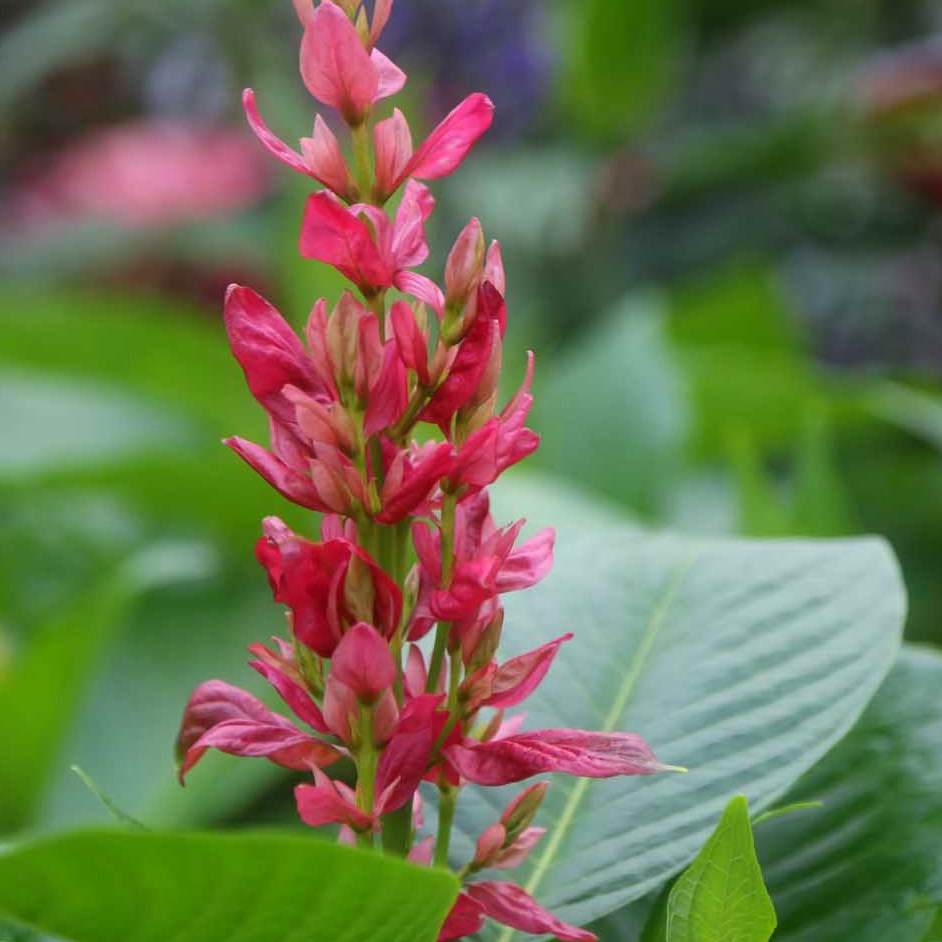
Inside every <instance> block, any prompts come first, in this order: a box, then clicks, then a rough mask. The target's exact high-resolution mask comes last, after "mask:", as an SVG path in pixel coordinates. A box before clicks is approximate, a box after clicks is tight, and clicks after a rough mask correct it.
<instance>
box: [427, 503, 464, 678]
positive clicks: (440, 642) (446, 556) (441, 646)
mask: <svg viewBox="0 0 942 942" xmlns="http://www.w3.org/2000/svg"><path fill="white" fill-rule="evenodd" d="M457 506H458V498H457V497H456V496H455V495H454V494H452V493H450V492H448V491H446V492H445V496H444V497H443V498H442V526H441V533H442V588H445V589H447V588H448V587H449V586H450V585H451V579H452V576H453V575H454V572H455V509H456V507H457ZM450 631H451V622H447V621H440V622H439V623H438V627H437V628H436V629H435V645H434V647H433V648H432V660H431V661H430V663H429V668H428V683H427V684H426V685H425V689H426V691H427V692H428V693H434V692H435V691H436V690H437V689H438V678H439V677H440V676H441V673H442V663H443V662H444V660H445V648H446V646H447V645H448V634H449V632H450Z"/></svg>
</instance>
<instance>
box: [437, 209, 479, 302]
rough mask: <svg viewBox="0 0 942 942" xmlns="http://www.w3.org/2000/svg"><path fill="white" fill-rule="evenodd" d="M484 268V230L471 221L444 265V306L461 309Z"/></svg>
mask: <svg viewBox="0 0 942 942" xmlns="http://www.w3.org/2000/svg"><path fill="white" fill-rule="evenodd" d="M483 267H484V230H483V229H482V228H481V223H480V222H479V221H478V220H477V219H472V220H471V221H470V222H469V223H468V224H467V225H466V226H465V227H464V229H463V230H462V231H461V234H460V235H459V236H458V238H457V240H456V241H455V244H454V246H453V247H452V250H451V252H449V253H448V261H447V262H446V263H445V304H446V306H447V307H449V308H456V309H457V308H462V307H464V305H465V304H466V303H467V301H468V297H469V296H470V294H471V292H472V290H473V289H474V287H475V285H476V284H477V282H478V279H479V278H480V277H481V270H482V269H483Z"/></svg>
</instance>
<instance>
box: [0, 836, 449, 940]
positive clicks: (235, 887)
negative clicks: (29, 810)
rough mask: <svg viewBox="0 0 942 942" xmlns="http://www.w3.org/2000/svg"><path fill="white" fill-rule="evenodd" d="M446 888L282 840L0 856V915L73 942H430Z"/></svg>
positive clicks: (175, 841) (40, 846)
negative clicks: (365, 941)
mask: <svg viewBox="0 0 942 942" xmlns="http://www.w3.org/2000/svg"><path fill="white" fill-rule="evenodd" d="M456 893H457V884H456V882H455V880H454V878H453V877H452V876H451V875H450V874H449V873H446V872H445V871H443V870H426V869H421V868H419V867H415V866H413V865H411V864H407V863H405V862H403V861H401V860H396V859H393V858H389V857H383V856H381V855H379V854H373V853H366V852H363V851H359V850H355V849H353V848H349V847H341V846H337V845H332V844H325V843H322V842H320V841H314V840H311V839H309V838H306V837H294V836H291V835H279V834H240V835H226V834H200V833H190V834H187V833H177V834H145V833H140V832H134V833H130V832H128V833H123V832H117V831H110V832H109V831H99V832H96V831H88V832H79V833H75V834H70V835H66V836H62V837H56V838H52V839H50V840H42V841H37V842H35V843H32V844H26V845H24V846H22V847H20V848H18V849H15V850H13V851H12V852H10V853H8V854H6V855H4V856H0V914H2V915H5V916H7V917H9V918H11V919H14V920H17V921H20V922H23V923H26V924H27V925H32V926H36V927H38V928H40V929H42V930H44V931H47V932H54V933H56V934H57V935H62V936H65V937H67V938H69V939H74V940H75V942H127V940H128V939H131V938H133V939H134V940H135V942H167V940H168V939H174V940H176V942H361V940H365V939H369V940H370V942H404V940H406V939H408V940H409V942H433V940H434V939H435V936H436V933H437V930H438V927H439V926H440V925H441V923H442V920H443V919H444V918H445V914H446V913H447V912H448V909H449V907H450V906H451V903H452V901H453V899H454V897H455V894H456Z"/></svg>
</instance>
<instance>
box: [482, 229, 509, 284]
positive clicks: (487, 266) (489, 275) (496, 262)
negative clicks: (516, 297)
mask: <svg viewBox="0 0 942 942" xmlns="http://www.w3.org/2000/svg"><path fill="white" fill-rule="evenodd" d="M483 280H484V281H489V282H490V283H491V284H492V285H493V286H494V287H495V288H496V289H497V290H498V291H499V292H500V294H501V296H506V295H507V277H506V275H505V274H504V258H503V256H502V255H501V254H500V243H499V242H498V241H497V240H496V239H495V240H494V241H493V242H492V243H491V244H490V246H489V247H488V250H487V259H486V260H485V262H484V278H483Z"/></svg>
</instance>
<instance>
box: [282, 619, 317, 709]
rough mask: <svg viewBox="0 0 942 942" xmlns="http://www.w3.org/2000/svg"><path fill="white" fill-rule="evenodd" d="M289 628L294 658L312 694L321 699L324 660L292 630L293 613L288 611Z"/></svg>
mask: <svg viewBox="0 0 942 942" xmlns="http://www.w3.org/2000/svg"><path fill="white" fill-rule="evenodd" d="M287 616H288V628H289V631H290V632H291V642H292V645H293V647H294V660H295V663H296V664H297V665H298V669H299V670H300V672H301V676H302V677H303V678H304V683H305V686H306V687H307V689H308V690H309V691H310V693H311V695H312V696H313V697H315V698H316V699H318V700H319V699H320V698H321V697H322V696H323V695H324V662H323V660H322V659H321V658H320V657H318V655H316V654H315V653H314V652H313V651H312V650H311V649H310V648H309V647H308V646H307V645H306V644H302V643H301V642H300V641H298V639H297V638H296V637H295V636H294V632H293V631H291V613H290V612H288V613H287Z"/></svg>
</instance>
